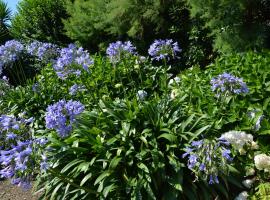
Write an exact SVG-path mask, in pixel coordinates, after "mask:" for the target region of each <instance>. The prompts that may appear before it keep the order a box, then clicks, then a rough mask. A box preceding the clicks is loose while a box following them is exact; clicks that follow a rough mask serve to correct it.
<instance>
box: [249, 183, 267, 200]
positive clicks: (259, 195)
mask: <svg viewBox="0 0 270 200" xmlns="http://www.w3.org/2000/svg"><path fill="white" fill-rule="evenodd" d="M269 197H270V183H262V184H260V185H258V187H256V193H255V194H254V195H253V196H252V197H251V199H252V200H255V199H261V200H267V199H269Z"/></svg>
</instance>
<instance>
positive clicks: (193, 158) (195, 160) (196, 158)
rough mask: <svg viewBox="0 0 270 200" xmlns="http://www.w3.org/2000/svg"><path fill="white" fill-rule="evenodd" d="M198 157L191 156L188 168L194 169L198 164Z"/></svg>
mask: <svg viewBox="0 0 270 200" xmlns="http://www.w3.org/2000/svg"><path fill="white" fill-rule="evenodd" d="M197 161H198V157H197V156H196V155H194V154H191V155H190V156H189V158H188V168H189V169H192V168H193V167H195V165H196V164H197Z"/></svg>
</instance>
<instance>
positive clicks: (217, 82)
mask: <svg viewBox="0 0 270 200" xmlns="http://www.w3.org/2000/svg"><path fill="white" fill-rule="evenodd" d="M211 85H212V90H213V91H214V92H217V96H220V95H221V94H224V93H229V94H246V93H248V91H249V90H248V87H247V85H246V83H245V82H244V81H243V79H242V78H238V77H235V76H233V75H231V74H229V73H223V74H220V75H218V76H217V77H214V78H212V80H211Z"/></svg>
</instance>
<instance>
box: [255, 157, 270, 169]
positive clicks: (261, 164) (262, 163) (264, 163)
mask: <svg viewBox="0 0 270 200" xmlns="http://www.w3.org/2000/svg"><path fill="white" fill-rule="evenodd" d="M254 162H255V167H256V168H257V169H258V170H264V171H265V172H270V156H267V155H266V154H259V155H256V156H255V157H254Z"/></svg>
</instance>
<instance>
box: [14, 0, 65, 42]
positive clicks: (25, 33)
mask: <svg viewBox="0 0 270 200" xmlns="http://www.w3.org/2000/svg"><path fill="white" fill-rule="evenodd" d="M64 5H65V0H42V1H40V0H22V1H20V3H19V4H18V13H17V14H16V15H15V17H14V18H13V19H12V24H11V33H12V35H13V36H14V37H15V38H18V39H23V40H29V39H35V40H40V41H48V42H54V43H58V44H59V43H67V42H68V41H69V39H68V38H67V37H66V36H65V34H64V30H63V27H64V25H63V23H62V19H63V18H67V13H66V10H65V6H64Z"/></svg>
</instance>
